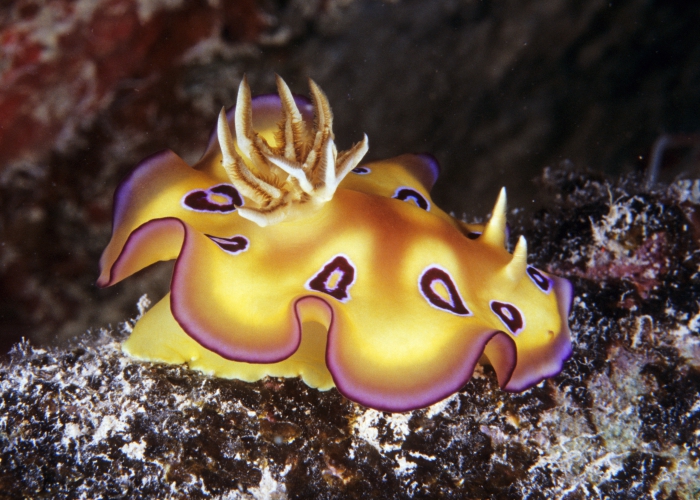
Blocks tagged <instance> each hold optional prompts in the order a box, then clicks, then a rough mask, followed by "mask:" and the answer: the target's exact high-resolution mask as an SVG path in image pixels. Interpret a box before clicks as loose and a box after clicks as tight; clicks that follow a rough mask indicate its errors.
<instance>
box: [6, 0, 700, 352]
mask: <svg viewBox="0 0 700 500" xmlns="http://www.w3.org/2000/svg"><path fill="white" fill-rule="evenodd" d="M698 21H700V6H699V5H698V4H696V3H694V2H685V1H668V0H664V1H661V0H658V1H650V0H626V1H613V2H609V1H602V0H591V1H587V2H566V1H563V0H529V1H524V0H509V1H498V2H496V1H490V0H483V1H482V0H461V1H460V0H437V1H425V0H423V1H419V0H402V1H396V2H388V1H384V2H383V1H379V0H354V1H353V0H316V1H302V0H288V1H284V0H278V1H273V0H239V1H235V2H233V1H224V0H222V1H220V2H205V1H204V0H199V1H190V2H182V1H179V2H178V1H171V2H160V1H157V0H138V1H137V0H98V1H92V2H87V1H78V2H73V1H68V0H50V1H47V2H43V3H39V2H35V1H33V0H18V1H15V2H9V3H3V4H2V5H1V6H0V50H2V58H1V62H0V344H2V346H3V348H2V350H3V351H6V350H7V348H9V346H10V345H11V344H12V343H14V342H15V341H17V340H18V339H19V338H20V337H21V336H25V337H28V338H30V339H32V341H34V342H37V343H40V344H48V343H51V342H57V341H60V340H61V339H66V338H70V337H72V336H74V335H77V334H79V333H80V332H82V331H84V330H85V329H86V328H88V327H98V326H103V325H106V324H108V323H110V322H111V323H116V322H118V321H119V320H121V319H123V318H124V317H126V316H128V315H132V314H133V312H134V303H135V301H136V299H137V298H138V297H139V296H140V295H141V294H142V293H144V292H149V293H150V294H151V295H152V296H153V297H155V296H158V295H162V294H163V293H164V290H165V287H167V282H168V277H169V270H168V269H165V270H160V271H158V270H149V271H146V272H145V273H142V274H141V275H139V276H138V277H136V278H132V279H131V280H130V281H129V282H128V283H125V284H123V285H118V286H117V287H115V288H114V289H110V290H97V289H96V288H95V286H94V280H95V277H96V275H97V261H98V258H99V255H100V252H101V250H102V248H103V247H104V246H105V244H106V242H107V240H108V238H109V231H110V214H111V196H112V193H113V191H114V189H115V187H116V185H117V183H118V182H119V179H120V178H121V177H122V176H123V175H124V174H125V173H126V172H127V171H128V170H129V169H130V168H132V167H133V166H134V165H135V164H136V163H137V162H138V160H139V159H141V158H143V157H144V156H146V155H148V154H150V153H152V152H154V151H157V150H160V149H163V148H171V149H173V150H174V151H175V152H177V153H178V154H180V155H181V156H183V157H184V158H185V159H186V160H189V161H192V160H194V159H196V158H197V157H198V155H199V154H200V153H201V151H202V150H203V145H204V142H205V138H206V136H207V134H208V132H209V130H210V129H211V128H212V127H213V125H214V122H215V117H216V113H217V111H218V109H219V108H220V107H221V106H222V105H226V106H230V105H232V104H233V103H234V97H235V91H236V87H237V84H238V82H239V80H240V77H241V76H242V75H243V73H247V74H248V76H249V78H250V81H251V85H252V88H253V90H254V92H255V93H264V92H270V91H273V90H274V73H275V72H277V73H279V74H280V75H282V76H283V77H284V78H285V79H286V80H287V82H288V83H289V84H290V86H291V87H292V89H293V90H294V91H295V92H298V93H304V94H306V93H307V84H306V78H307V77H312V78H314V79H315V80H316V81H317V82H318V83H319V84H320V85H321V87H322V88H323V89H324V90H325V91H326V93H327V94H328V96H329V98H330V101H331V104H332V106H333V109H334V112H335V116H336V120H335V124H336V126H335V129H336V135H337V136H338V140H339V143H340V145H341V146H346V145H349V144H350V143H351V142H353V141H354V140H357V139H358V138H359V137H360V136H361V134H362V133H363V132H366V133H367V134H368V135H369V138H370V153H369V158H373V159H376V158H380V157H388V156H393V155H396V154H400V153H404V152H411V151H427V152H431V153H433V154H435V155H436V156H437V157H438V159H439V160H440V162H441V164H442V167H443V170H444V175H443V176H442V178H441V179H440V180H439V182H438V184H437V185H436V187H435V192H434V195H435V196H434V197H435V199H436V200H437V202H438V204H440V205H441V206H442V207H443V208H446V209H447V210H453V211H455V212H456V213H457V214H462V213H466V214H468V215H467V216H468V218H473V217H483V216H485V215H486V213H487V212H488V210H490V208H491V206H492V203H493V202H494V200H495V195H496V193H497V190H498V188H499V187H500V186H501V185H505V186H507V188H508V190H509V194H510V197H511V207H521V208H526V209H530V208H531V207H532V206H533V204H534V196H533V193H534V186H533V185H532V183H531V179H532V178H534V177H537V176H538V175H539V173H540V172H541V171H542V169H543V168H544V167H545V166H548V165H557V164H559V163H560V162H561V161H564V160H566V161H569V162H572V163H573V164H575V165H577V166H580V167H589V168H592V169H595V170H599V171H601V172H606V173H608V174H610V175H618V174H620V173H622V172H634V171H640V170H642V169H644V168H645V166H646V165H647V163H648V158H649V151H650V150H651V148H652V145H653V143H654V141H655V140H656V138H657V137H659V134H660V133H662V132H665V133H671V134H692V133H697V132H699V131H700V112H699V111H700V91H699V90H698V89H700V38H699V37H698V36H697V25H698ZM674 137H678V136H677V135H675V136H674ZM683 137H685V136H683ZM687 137H689V139H688V140H687V141H686V142H683V141H681V143H682V144H684V146H682V147H681V148H680V149H678V150H677V151H675V156H673V157H672V158H671V157H670V156H669V158H667V160H668V161H667V163H668V164H669V165H671V166H676V167H678V168H677V169H676V170H671V173H670V174H665V175H666V176H667V177H669V176H673V175H675V174H676V173H677V171H680V170H683V169H686V170H687V169H688V168H690V167H692V166H693V165H695V166H697V161H696V162H695V163H693V160H697V155H698V151H697V149H698V148H697V144H698V141H697V139H696V136H693V135H689V136H687ZM694 155H695V156H694ZM530 213H531V211H526V212H525V214H526V215H525V216H526V217H527V214H530Z"/></svg>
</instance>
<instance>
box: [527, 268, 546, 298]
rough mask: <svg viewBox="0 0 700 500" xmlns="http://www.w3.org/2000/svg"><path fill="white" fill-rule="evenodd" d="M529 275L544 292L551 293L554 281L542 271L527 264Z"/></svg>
mask: <svg viewBox="0 0 700 500" xmlns="http://www.w3.org/2000/svg"><path fill="white" fill-rule="evenodd" d="M527 275H528V276H529V277H530V279H531V280H532V282H533V283H534V284H535V286H537V288H539V289H540V290H542V291H543V292H544V293H549V292H550V291H551V290H552V281H551V280H550V279H549V278H548V277H547V276H545V275H544V274H543V273H542V271H540V270H539V269H535V268H534V267H532V266H527Z"/></svg>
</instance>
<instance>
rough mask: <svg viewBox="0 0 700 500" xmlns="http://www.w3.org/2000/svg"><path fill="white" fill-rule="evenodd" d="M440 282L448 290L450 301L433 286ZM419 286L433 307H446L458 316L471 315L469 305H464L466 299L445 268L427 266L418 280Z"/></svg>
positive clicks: (445, 308) (446, 309)
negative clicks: (461, 295) (460, 293)
mask: <svg viewBox="0 0 700 500" xmlns="http://www.w3.org/2000/svg"><path fill="white" fill-rule="evenodd" d="M438 282H439V283H442V285H443V286H444V287H445V290H447V293H448V294H449V296H450V301H449V302H448V301H447V300H445V299H444V298H443V297H442V296H441V295H440V294H438V293H437V292H436V291H435V289H434V288H433V285H435V283H438ZM418 288H419V289H420V293H421V294H422V295H423V297H425V300H427V301H428V302H429V303H430V305H432V306H433V307H436V308H438V309H444V310H445V311H449V312H451V313H452V314H456V315H458V316H471V314H472V313H471V312H470V311H469V309H467V306H466V305H464V301H463V300H462V297H460V295H459V292H458V291H457V286H456V285H455V283H454V281H452V277H451V276H450V275H449V273H448V272H447V271H445V270H444V269H440V268H439V267H429V268H427V269H426V270H425V271H423V274H421V277H420V278H419V280H418Z"/></svg>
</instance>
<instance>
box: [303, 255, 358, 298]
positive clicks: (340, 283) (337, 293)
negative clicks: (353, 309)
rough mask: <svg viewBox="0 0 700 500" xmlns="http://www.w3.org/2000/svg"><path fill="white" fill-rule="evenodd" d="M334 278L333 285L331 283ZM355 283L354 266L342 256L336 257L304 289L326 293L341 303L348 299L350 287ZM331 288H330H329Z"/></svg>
mask: <svg viewBox="0 0 700 500" xmlns="http://www.w3.org/2000/svg"><path fill="white" fill-rule="evenodd" d="M331 278H335V283H334V284H332V283H331ZM353 283H355V266H353V265H352V263H351V262H350V259H348V258H347V257H345V256H344V255H336V256H335V257H333V258H332V259H331V260H330V261H329V262H328V263H327V264H326V265H324V266H323V268H322V269H321V270H320V271H319V272H318V273H316V275H315V276H314V277H313V278H311V279H310V280H309V281H308V282H307V283H306V288H308V289H309V290H315V291H317V292H322V293H327V294H328V295H330V296H331V297H334V298H336V299H338V300H339V301H341V302H346V301H348V300H349V299H350V293H349V290H350V287H351V286H352V285H353ZM331 286H332V288H331Z"/></svg>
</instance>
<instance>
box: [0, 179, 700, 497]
mask: <svg viewBox="0 0 700 500" xmlns="http://www.w3.org/2000/svg"><path fill="white" fill-rule="evenodd" d="M540 187H541V191H542V193H541V195H542V199H543V200H545V201H543V207H544V208H542V209H540V210H539V211H537V212H536V213H535V214H534V215H532V216H528V217H527V218H525V217H523V216H522V214H520V219H521V220H520V221H519V225H516V224H513V225H512V228H513V231H512V233H513V234H512V235H511V239H513V238H514V237H515V236H517V234H518V233H521V232H523V233H524V234H525V235H526V236H527V238H528V242H529V243H530V247H531V249H533V251H532V253H531V255H530V260H531V261H532V262H533V263H534V264H535V265H537V266H539V267H541V268H543V269H546V270H548V271H550V272H553V273H556V274H559V275H561V276H565V277H567V278H569V279H571V280H572V282H573V283H574V286H575V290H576V296H575V300H574V304H573V308H572V313H571V318H570V321H571V330H572V335H573V344H574V353H573V356H572V358H571V359H570V360H569V361H568V362H567V363H566V364H565V367H564V370H563V372H562V373H561V374H560V375H558V376H556V377H554V378H552V379H549V380H547V381H545V382H543V383H541V384H540V385H538V386H537V387H534V388H532V389H530V390H528V391H525V392H523V393H520V394H510V393H507V392H504V391H501V390H500V389H499V388H498V385H497V381H496V377H495V374H494V372H493V370H491V369H490V368H489V367H488V366H485V367H478V369H477V371H476V373H475V374H474V377H473V378H472V380H471V381H470V382H469V383H468V384H467V385H466V386H465V387H464V389H463V390H462V391H461V392H459V393H458V394H456V395H454V396H452V397H450V398H449V399H447V400H445V401H442V402H441V403H438V404H436V405H434V406H432V407H429V408H427V409H424V410H417V411H413V412H409V413H403V414H390V413H382V412H378V411H375V410H371V409H367V408H364V407H361V406H359V405H357V404H354V403H351V402H349V401H348V400H346V399H344V398H343V397H342V396H340V394H339V393H338V392H337V391H335V390H330V391H328V392H319V391H316V390H313V389H309V388H307V387H306V386H305V385H304V384H303V383H301V382H300V381H298V380H296V379H288V380H281V379H267V380H264V381H261V382H259V383H254V384H249V383H244V382H240V381H235V380H222V379H216V378H210V377H208V376H204V375H201V374H199V373H196V372H192V371H189V370H187V369H186V368H183V367H178V366H164V365H158V364H149V363H140V362H136V361H134V360H132V359H130V358H128V357H127V356H125V355H124V354H122V353H121V351H120V349H119V342H120V341H121V340H123V339H124V338H125V337H126V335H128V331H129V330H130V325H131V324H133V323H129V322H127V323H125V324H123V325H122V326H121V327H120V328H119V329H115V330H114V331H106V330H102V331H95V332H92V333H88V334H87V335H85V336H84V337H83V338H82V339H81V340H80V341H79V342H77V343H76V344H75V345H73V346H72V347H70V348H55V349H43V348H35V347H32V346H31V345H30V344H29V343H27V342H23V343H21V344H18V345H17V346H15V348H14V349H13V351H12V352H11V357H10V359H8V360H6V361H4V362H3V363H2V364H1V365H0V498H193V499H194V498H221V499H249V498H255V499H307V498H314V499H335V498H337V499H343V498H349V499H351V498H363V499H367V498H382V499H393V498H396V499H401V498H448V499H449V498H470V499H485V498H498V499H501V498H503V499H509V498H513V499H520V498H530V499H538V498H557V499H568V500H574V499H584V498H594V499H596V498H600V499H603V498H611V499H625V498H635V499H647V498H658V499H662V498H664V499H672V498H679V499H680V498H690V499H693V498H700V477H699V476H700V464H699V463H698V459H699V458H700V457H699V453H700V372H699V371H698V369H699V368H700V311H699V304H698V302H699V299H700V255H699V254H698V251H699V249H700V245H699V242H700V208H699V204H700V181H689V180H686V181H677V182H675V183H673V184H671V185H670V186H664V187H663V188H657V189H656V190H651V191H650V190H645V189H643V188H642V187H640V185H639V184H638V183H637V182H636V181H635V180H634V179H627V180H624V181H618V182H615V183H612V182H610V181H608V180H606V179H604V178H602V177H600V176H596V175H592V174H588V173H580V172H576V171H574V170H571V169H568V168H567V167H562V168H556V169H548V170H546V171H545V172H544V174H543V176H542V178H541V182H540ZM515 212H516V215H515V217H511V222H512V223H513V221H517V219H518V214H517V210H516V211H515ZM513 241H514V240H513ZM154 298H156V297H154ZM146 305H147V304H146V301H145V300H143V301H142V302H141V306H142V307H145V306H146Z"/></svg>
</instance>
